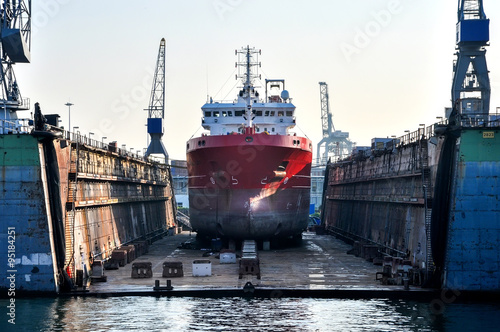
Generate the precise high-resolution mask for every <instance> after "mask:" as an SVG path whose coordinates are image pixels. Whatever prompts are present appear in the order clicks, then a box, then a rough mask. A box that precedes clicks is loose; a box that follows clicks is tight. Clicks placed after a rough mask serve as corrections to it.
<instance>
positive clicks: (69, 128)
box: [64, 101, 74, 130]
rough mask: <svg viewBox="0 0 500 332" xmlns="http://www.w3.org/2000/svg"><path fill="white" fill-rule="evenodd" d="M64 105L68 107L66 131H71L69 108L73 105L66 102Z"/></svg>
mask: <svg viewBox="0 0 500 332" xmlns="http://www.w3.org/2000/svg"><path fill="white" fill-rule="evenodd" d="M64 105H66V106H68V130H71V106H73V105H74V104H72V103H70V102H69V101H68V102H67V103H66V104H64Z"/></svg>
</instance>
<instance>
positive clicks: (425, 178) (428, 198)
mask: <svg viewBox="0 0 500 332" xmlns="http://www.w3.org/2000/svg"><path fill="white" fill-rule="evenodd" d="M421 144H422V145H421V147H422V149H421V153H422V158H421V168H422V187H423V191H424V209H425V233H426V249H425V250H426V262H425V263H426V264H425V265H426V266H425V268H426V270H427V273H431V272H432V271H433V270H434V260H433V258H432V248H431V220H432V196H433V192H434V191H433V188H432V182H431V170H430V167H429V150H428V145H429V141H428V140H422V142H421Z"/></svg>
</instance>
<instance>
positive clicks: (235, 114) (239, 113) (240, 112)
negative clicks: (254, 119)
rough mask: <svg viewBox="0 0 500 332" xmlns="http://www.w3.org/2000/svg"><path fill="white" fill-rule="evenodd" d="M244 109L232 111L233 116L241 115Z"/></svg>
mask: <svg viewBox="0 0 500 332" xmlns="http://www.w3.org/2000/svg"><path fill="white" fill-rule="evenodd" d="M244 113H245V111H234V116H243V114H244Z"/></svg>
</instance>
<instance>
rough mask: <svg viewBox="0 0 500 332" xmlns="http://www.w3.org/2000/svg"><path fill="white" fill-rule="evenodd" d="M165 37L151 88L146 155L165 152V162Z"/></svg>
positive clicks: (166, 161)
mask: <svg viewBox="0 0 500 332" xmlns="http://www.w3.org/2000/svg"><path fill="white" fill-rule="evenodd" d="M165 48H166V43H165V38H162V39H161V41H160V49H159V50H158V59H157V61H156V70H155V76H154V79H153V87H152V89H151V98H150V102H149V107H148V108H147V109H146V110H147V111H148V124H147V126H148V134H149V136H150V137H151V142H150V143H149V146H148V149H147V151H146V154H145V156H146V157H147V156H149V155H151V154H163V155H164V156H165V163H168V153H167V149H165V146H164V145H163V142H162V141H161V138H162V136H163V119H164V118H165Z"/></svg>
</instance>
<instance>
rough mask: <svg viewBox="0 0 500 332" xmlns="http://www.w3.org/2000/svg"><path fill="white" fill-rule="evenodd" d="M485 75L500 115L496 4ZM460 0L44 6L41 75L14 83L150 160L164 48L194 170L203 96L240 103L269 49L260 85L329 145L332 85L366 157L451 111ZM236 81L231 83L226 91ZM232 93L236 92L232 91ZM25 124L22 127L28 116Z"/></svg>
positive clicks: (169, 100) (35, 46)
mask: <svg viewBox="0 0 500 332" xmlns="http://www.w3.org/2000/svg"><path fill="white" fill-rule="evenodd" d="M484 6H485V10H486V14H487V16H488V18H490V19H491V24H490V39H491V46H490V47H488V52H487V61H488V67H489V70H490V80H491V83H492V100H491V107H492V110H494V109H495V107H497V106H498V107H500V46H499V44H500V1H494V0H484ZM456 11H457V1H456V0H440V1H436V0H418V1H415V0H351V1H345V0H343V1H340V0H307V1H305V0H301V1H298V0H271V1H269V0H267V1H264V0H191V1H186V0H183V1H181V0H162V1H159V0H156V1H153V0H142V1H129V0H106V1H95V0H87V1H77V0H39V1H34V2H33V9H32V21H33V35H32V38H33V39H32V62H31V64H18V65H16V66H15V71H16V75H17V79H18V82H19V86H20V89H21V93H22V95H23V97H29V98H30V99H31V103H32V104H34V103H35V102H39V103H40V105H41V107H42V111H43V112H44V113H59V114H60V115H61V116H62V120H63V124H64V126H65V127H67V123H68V108H67V107H66V106H64V104H65V103H66V102H68V101H71V103H73V104H74V106H73V107H72V108H71V126H72V127H73V126H78V127H80V131H81V133H86V132H94V133H96V135H95V138H96V139H101V137H102V136H106V137H108V139H107V140H106V141H110V140H116V141H118V144H119V145H121V144H126V145H127V147H128V148H131V147H132V148H135V149H142V148H144V147H146V140H147V134H146V127H145V124H146V118H147V114H146V112H145V111H143V109H145V108H146V107H147V106H148V103H149V97H150V90H151V85H152V80H153V72H154V67H155V65H156V58H157V54H158V47H159V43H160V40H161V38H163V37H164V38H165V39H166V40H167V63H166V72H167V73H166V75H167V77H166V85H167V87H166V89H167V91H166V111H165V135H164V138H163V142H164V144H165V146H166V147H167V150H168V152H169V154H170V157H171V158H173V159H185V142H186V141H187V140H188V139H189V138H190V137H191V136H192V135H193V134H195V133H197V135H198V134H199V133H200V132H201V131H200V129H201V110H200V107H201V106H202V105H203V104H204V103H205V101H206V99H207V94H208V95H210V96H213V97H214V99H226V100H231V99H233V98H234V97H235V96H236V90H232V89H233V87H234V86H235V84H236V81H235V79H234V62H235V61H236V57H235V55H234V50H235V49H237V48H241V47H243V46H246V45H250V46H255V47H256V48H258V49H262V55H261V57H260V61H261V62H262V68H261V69H262V71H261V74H262V80H264V78H284V79H285V80H286V85H287V90H289V92H290V96H291V97H292V98H293V103H294V104H295V106H296V107H297V112H296V116H297V124H298V127H299V128H300V130H301V131H302V132H303V133H305V134H306V135H307V136H308V137H309V138H310V139H312V140H313V143H314V147H316V144H317V142H318V141H319V140H320V139H321V120H320V113H321V110H320V98H319V97H320V96H319V85H318V82H320V81H324V82H327V83H328V87H329V94H330V107H331V110H332V111H333V115H334V117H333V120H334V125H335V127H336V129H337V130H342V131H345V132H349V133H350V138H351V140H352V141H354V142H356V143H357V145H369V143H370V140H371V138H372V137H387V136H390V135H398V136H399V135H403V134H404V131H405V130H406V129H410V130H415V129H417V128H418V125H419V124H420V123H425V124H426V125H429V124H431V123H433V122H434V121H435V120H436V117H437V116H442V115H443V109H444V107H447V106H450V105H451V102H450V95H451V92H450V90H451V79H452V63H453V59H454V55H453V54H454V53H455V24H456V19H457V15H456ZM226 81H227V83H226ZM225 83H226V84H225ZM21 116H22V114H21Z"/></svg>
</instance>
